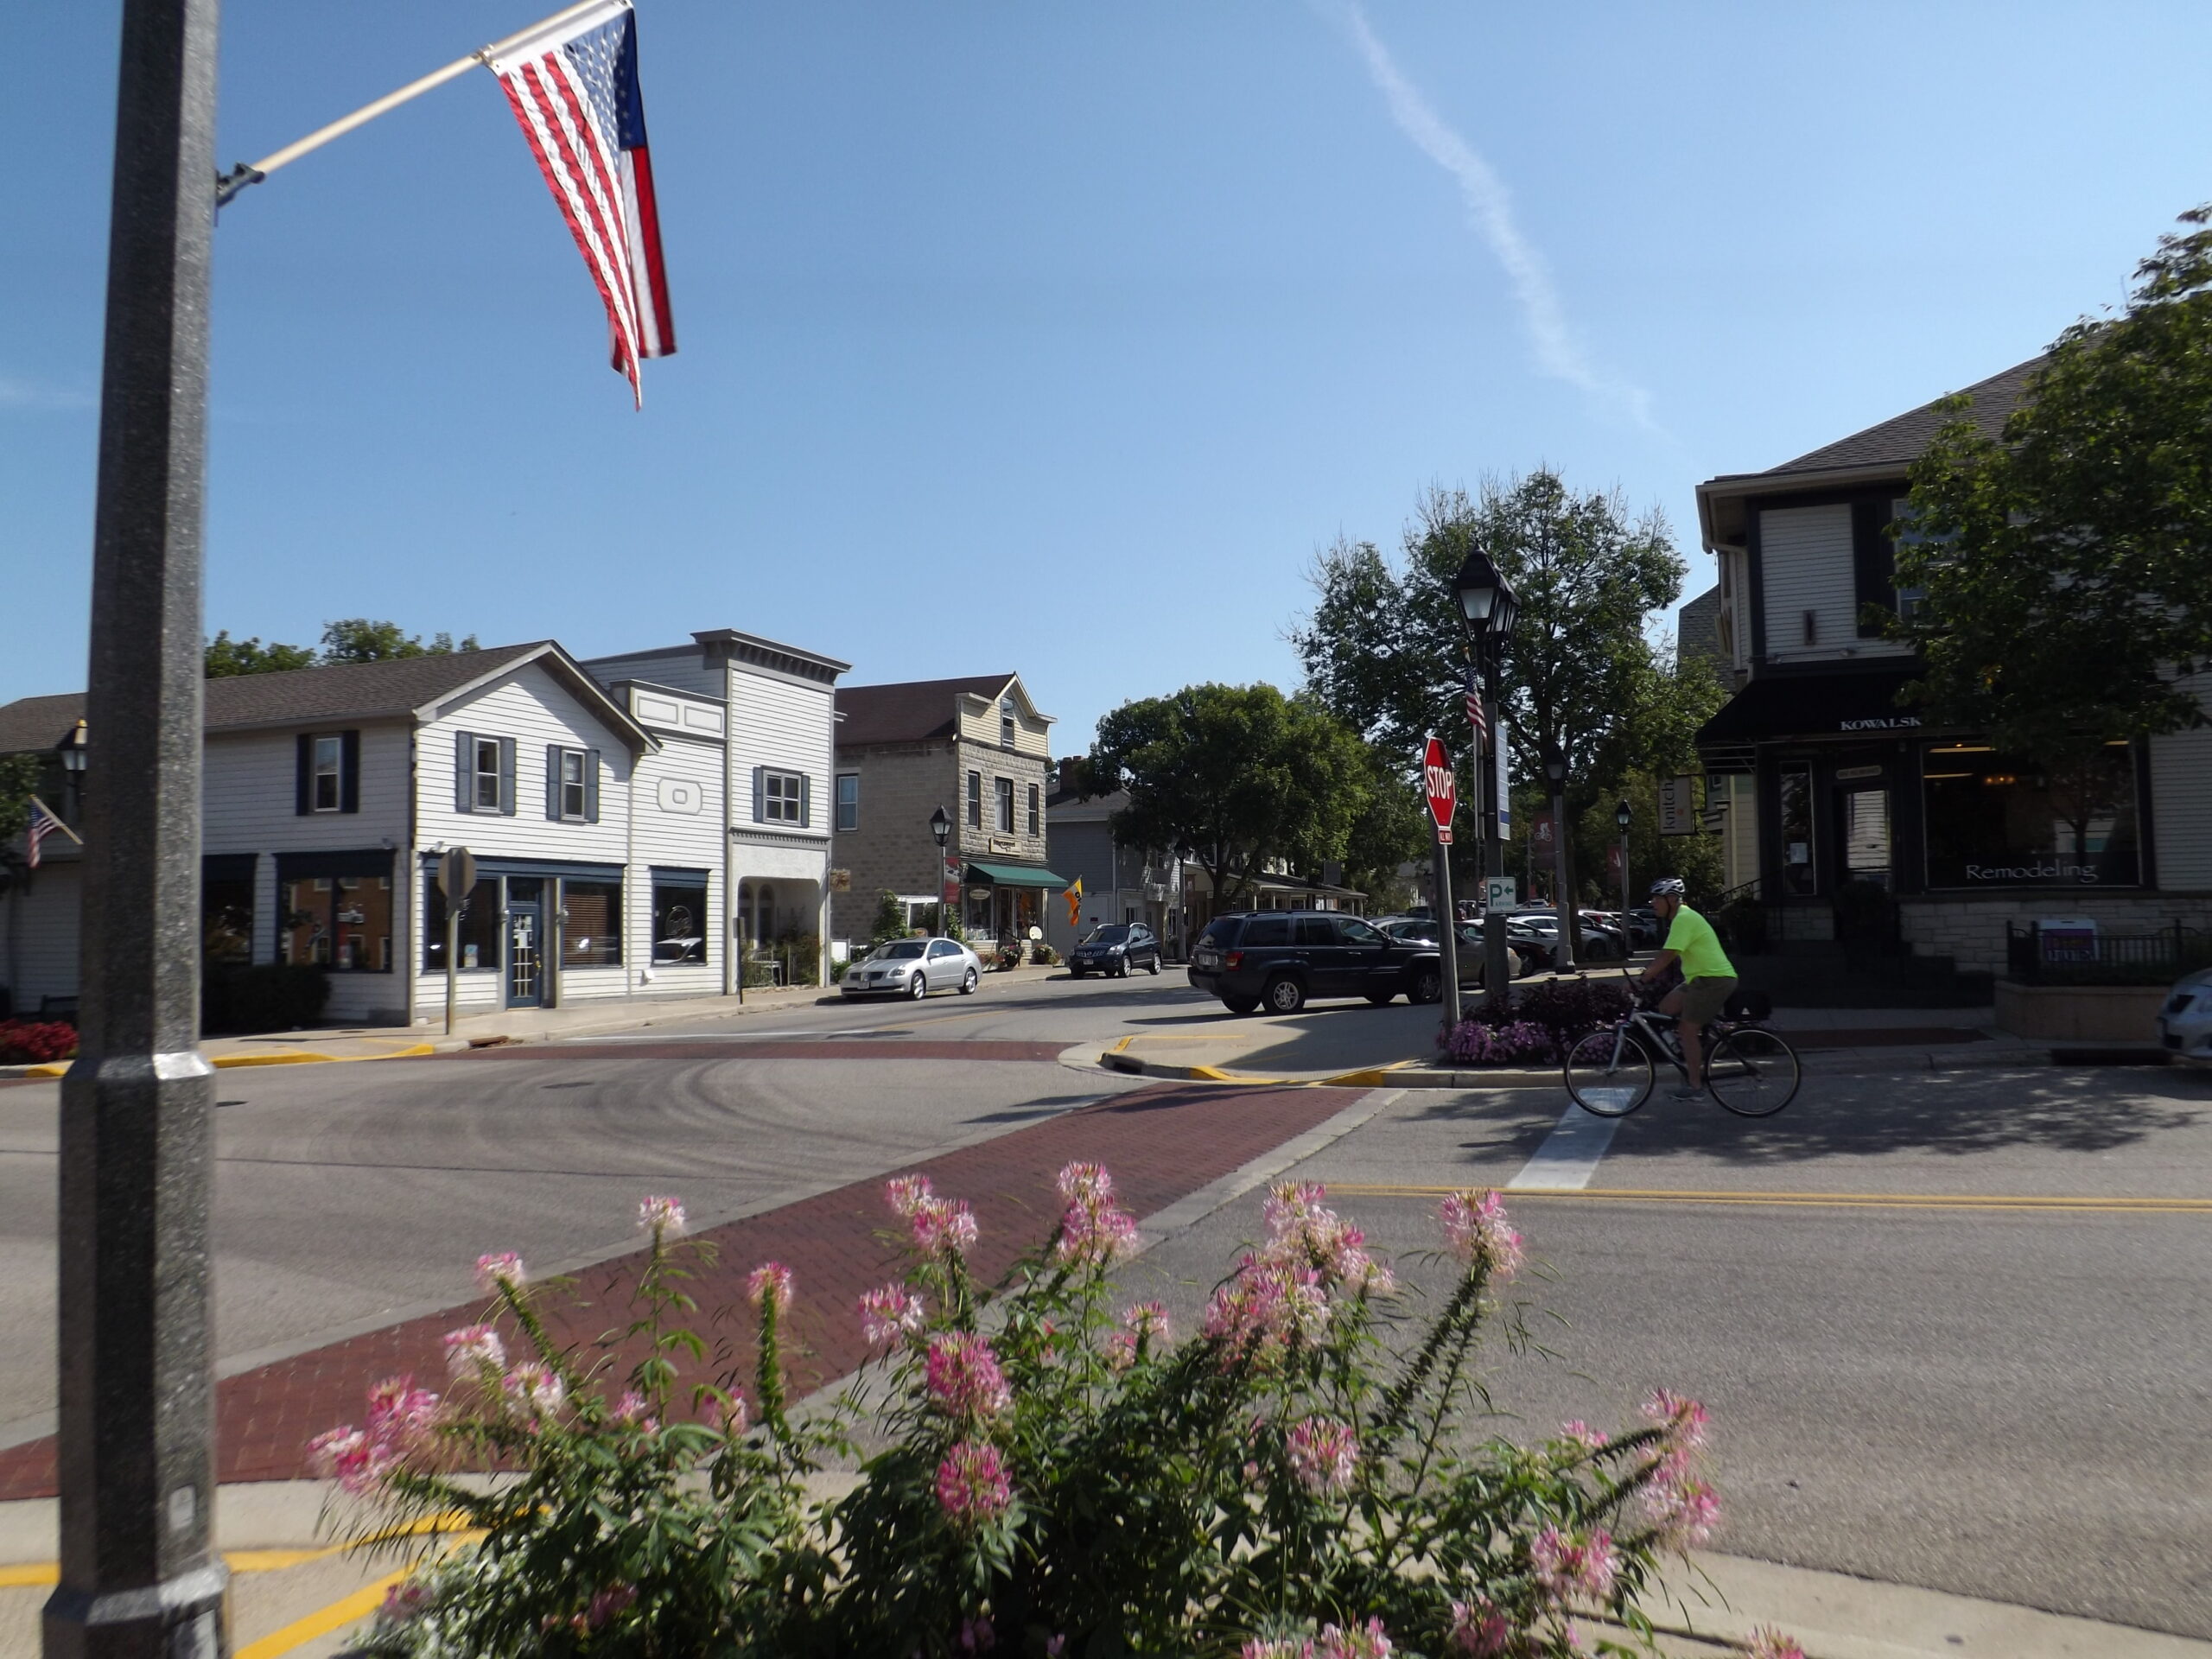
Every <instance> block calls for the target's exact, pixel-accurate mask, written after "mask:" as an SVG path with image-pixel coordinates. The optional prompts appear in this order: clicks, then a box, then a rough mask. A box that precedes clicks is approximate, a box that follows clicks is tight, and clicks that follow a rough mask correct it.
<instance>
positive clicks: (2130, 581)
mask: <svg viewBox="0 0 2212 1659" xmlns="http://www.w3.org/2000/svg"><path fill="white" fill-rule="evenodd" d="M2182 222H2183V225H2185V226H2193V227H2196V228H2193V229H2190V230H2188V231H2186V232H2177V233H2174V234H2171V235H2168V236H2164V237H2162V238H2160V239H2159V242H2158V251H2157V252H2156V253H2154V254H2152V256H2151V257H2149V258H2147V259H2145V260H2144V261H2143V263H2142V264H2140V265H2139V266H2138V267H2137V270H2136V282H2135V288H2134V290H2133V294H2132V296H2131V297H2130V300H2129V302H2128V306H2127V309H2126V313H2125V314H2124V315H2120V316H2118V317H2110V318H2098V319H2084V320H2082V321H2080V322H2077V323H2075V325H2074V326H2073V327H2070V328H2069V329H2068V330H2067V331H2066V332H2065V333H2064V334H2061V335H2060V336H2059V338H2058V340H2057V341H2056V343H2055V344H2054V345H2053V346H2051V349H2050V358H2049V359H2048V360H2047V361H2046V362H2045V363H2044V365H2043V367H2042V368H2041V369H2040V371H2039V372H2037V374H2036V375H2035V377H2034V378H2032V379H2031V381H2030V383H2029V385H2028V387H2027V391H2026V395H2025V396H2024V397H2023V398H2022V400H2021V402H2020V404H2019V406H2018V408H2017V409H2016V410H2014V411H2013V412H2012V415H2011V416H2009V417H2008V418H2007V419H2006V421H2005V426H2004V429H2003V430H2002V432H2001V433H2000V434H1999V435H1998V436H1997V437H1995V438H1991V437H1987V436H1985V435H1983V434H1982V433H1980V431H1979V430H1977V429H1976V428H1975V427H1974V423H1972V422H1971V421H1970V420H1969V419H1967V416H1966V409H1967V400H1966V399H1965V398H1964V397H1960V398H1958V399H1955V400H1954V403H1953V409H1954V410H1955V413H1956V415H1957V416H1958V418H1956V419H1955V420H1953V421H1952V422H1951V423H1949V424H1948V425H1946V426H1945V427H1944V428H1943V429H1942V430H1941V431H1939V432H1938V433H1937V434H1936V439H1935V441H1934V442H1932V443H1930V444H1929V447H1928V448H1927V450H1926V451H1925V452H1924V453H1923V454H1922V456H1921V457H1920V459H1919V460H1918V461H1916V462H1915V463H1914V465H1913V467H1912V470H1911V480H1912V495H1911V501H1912V508H1911V512H1910V515H1909V516H1908V517H1907V518H1905V519H1904V520H1902V521H1901V522H1900V523H1899V524H1897V525H1896V526H1894V527H1893V533H1894V534H1896V535H1897V588H1898V589H1899V590H1900V591H1901V592H1906V593H1912V592H1916V593H1917V594H1919V595H1920V597H1919V598H1918V599H1917V601H1916V602H1914V603H1911V604H1909V605H1906V606H1904V607H1902V608H1903V609H1904V615H1903V616H1902V617H1892V618H1886V619H1885V620H1886V623H1887V626H1889V628H1890V629H1891V632H1892V635H1893V637H1896V638H1900V639H1907V640H1910V642H1911V643H1912V644H1914V645H1916V646H1917V647H1918V648H1919V650H1920V652H1921V655H1922V658H1923V661H1924V663H1925V664H1926V671H1925V673H1924V674H1923V676H1922V677H1921V679H1920V680H1919V682H1918V683H1916V684H1915V685H1913V686H1911V687H1910V688H1908V692H1907V694H1908V695H1909V696H1915V697H1916V698H1917V699H1918V700H1919V701H1920V702H1921V704H1922V706H1923V709H1924V710H1925V712H1926V713H1927V715H1930V716H1932V717H1933V718H1934V719H1936V720H1937V721H1942V723H1944V724H1947V725H1956V726H1963V727H1967V728H1974V729H1978V730H1980V731H1984V732H1986V733H1988V734H1990V737H1991V739H1992V741H1994V742H1995V743H1996V744H1997V745H1998V747H2000V748H2005V749H2010V750H2013V751H2016V752H2018V753H2026V754H2031V755H2033V756H2034V757H2036V759H2037V760H2038V761H2040V762H2042V763H2043V764H2044V766H2046V767H2047V768H2048V769H2049V771H2050V775H2051V778H2052V780H2053V784H2054V786H2055V790H2056V792H2057V793H2058V794H2059V795H2061V797H2062V798H2067V799H2069V800H2071V801H2072V802H2073V803H2074V805H2072V806H2069V807H2068V808H2066V809H2065V810H2068V812H2069V816H2072V817H2075V818H2076V826H2075V829H2076V838H2077V842H2078V840H2079V839H2080V837H2081V836H2082V835H2083V834H2085V833H2086V830H2087V825H2088V821H2089V819H2090V818H2091V817H2094V816H2095V814H2096V813H2097V811H2098V810H2100V804H2099V803H2100V800H2101V798H2103V797H2106V796H2108V795H2110V794H2111V793H2112V792H2113V789H2114V788H2115V787H2117V786H2118V785H2119V781H2120V780H2119V774H2120V773H2122V772H2124V767H2122V766H2118V765H2116V764H2114V763H2113V761H2112V760H2111V759H2110V758H2109V757H2108V755H2107V747H2108V745H2109V744H2110V743H2111V742H2112V741H2114V740H2123V739H2136V738H2143V737H2147V736H2150V735H2152V734H2155V733H2159V732H2169V731H2173V730H2177V729H2178V728H2182V727H2183V726H2190V725H2196V724H2200V723H2202V721H2204V719H2205V711H2204V706H2203V702H2202V692H2201V690H2200V689H2199V688H2200V687H2201V686H2202V681H2196V682H2194V683H2193V682H2192V678H2191V677H2192V676H2195V675H2197V674H2199V673H2201V672H2202V671H2205V670H2206V669H2207V668H2208V667H2212V229H2207V228H2204V227H2205V226H2208V225H2212V206H2208V207H2199V208H2197V209H2196V210H2195V211H2193V212H2191V213H2184V214H2183V216H2182ZM2078 850H2079V849H2078V847H2077V851H2078Z"/></svg>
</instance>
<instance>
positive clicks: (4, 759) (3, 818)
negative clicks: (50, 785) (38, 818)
mask: <svg viewBox="0 0 2212 1659" xmlns="http://www.w3.org/2000/svg"><path fill="white" fill-rule="evenodd" d="M47 771H48V757H46V756H44V755H40V754H0V844H5V843H6V842H11V841H13V840H14V839H15V838H16V836H20V835H22V833H23V827H24V826H25V825H26V824H28V823H29V822H30V821H31V797H32V796H34V795H35V794H37V793H38V792H39V791H40V789H41V787H42V786H43V785H44V784H45V782H46V774H47Z"/></svg>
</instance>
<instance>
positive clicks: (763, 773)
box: [753, 766, 768, 823]
mask: <svg viewBox="0 0 2212 1659" xmlns="http://www.w3.org/2000/svg"><path fill="white" fill-rule="evenodd" d="M767 822H768V768H767V767H766V766H755V767H753V823H767Z"/></svg>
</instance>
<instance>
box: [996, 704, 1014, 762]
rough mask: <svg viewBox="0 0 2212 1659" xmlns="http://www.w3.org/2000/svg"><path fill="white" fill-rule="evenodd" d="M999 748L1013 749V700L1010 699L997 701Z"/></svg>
mask: <svg viewBox="0 0 2212 1659" xmlns="http://www.w3.org/2000/svg"><path fill="white" fill-rule="evenodd" d="M999 747H1001V748H1002V749H1010V748H1012V747H1014V699H1013V698H1012V697H1001V698H1000V699H999Z"/></svg>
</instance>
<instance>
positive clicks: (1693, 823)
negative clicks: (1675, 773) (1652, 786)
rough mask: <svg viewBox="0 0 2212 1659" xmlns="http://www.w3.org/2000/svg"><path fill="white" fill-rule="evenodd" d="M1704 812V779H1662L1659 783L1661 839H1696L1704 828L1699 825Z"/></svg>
mask: <svg viewBox="0 0 2212 1659" xmlns="http://www.w3.org/2000/svg"><path fill="white" fill-rule="evenodd" d="M1704 810H1705V779H1702V778H1699V777H1695V776H1691V777H1685V778H1662V779H1660V780H1659V833H1660V834H1661V835H1662V836H1694V835H1695V834H1697V833H1698V831H1699V830H1700V829H1703V828H1704V827H1705V826H1704V825H1703V824H1702V823H1700V815H1701V814H1702V813H1703V812H1704Z"/></svg>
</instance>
